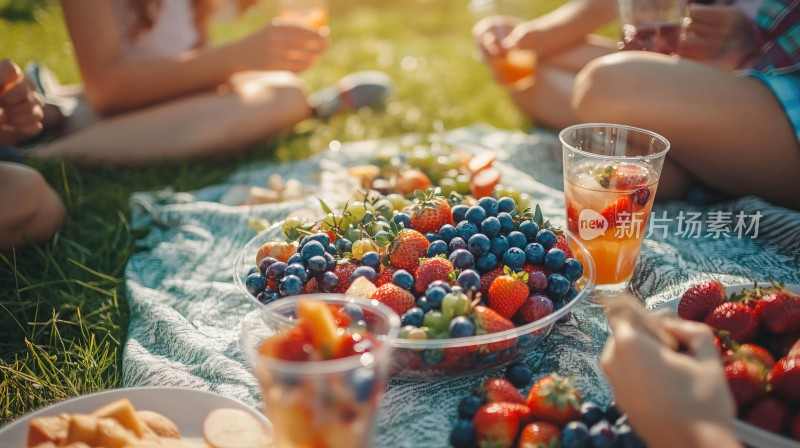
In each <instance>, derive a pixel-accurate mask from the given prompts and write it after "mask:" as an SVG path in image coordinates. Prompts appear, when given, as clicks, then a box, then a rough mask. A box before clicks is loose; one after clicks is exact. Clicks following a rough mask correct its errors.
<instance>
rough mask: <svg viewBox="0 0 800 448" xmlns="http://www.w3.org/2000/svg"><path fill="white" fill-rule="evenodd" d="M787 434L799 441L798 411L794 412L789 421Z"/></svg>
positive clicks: (799, 414)
mask: <svg viewBox="0 0 800 448" xmlns="http://www.w3.org/2000/svg"><path fill="white" fill-rule="evenodd" d="M789 434H790V435H791V436H792V438H793V439H794V440H798V441H800V411H798V412H795V414H794V417H792V419H791V420H790V421H789Z"/></svg>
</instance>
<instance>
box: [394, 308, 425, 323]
mask: <svg viewBox="0 0 800 448" xmlns="http://www.w3.org/2000/svg"><path fill="white" fill-rule="evenodd" d="M423 317H425V311H422V308H418V307H416V306H415V307H413V308H409V310H408V311H406V312H405V314H403V317H401V318H400V322H401V324H402V325H403V326H406V325H413V326H415V327H417V328H419V327H421V326H422V318H423Z"/></svg>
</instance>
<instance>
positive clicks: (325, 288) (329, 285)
mask: <svg viewBox="0 0 800 448" xmlns="http://www.w3.org/2000/svg"><path fill="white" fill-rule="evenodd" d="M317 284H318V285H319V289H320V291H322V292H334V291H335V290H336V288H337V287H338V286H339V277H337V276H336V274H334V273H333V272H331V271H327V272H323V273H322V275H321V276H319V280H317Z"/></svg>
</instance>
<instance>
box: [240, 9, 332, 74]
mask: <svg viewBox="0 0 800 448" xmlns="http://www.w3.org/2000/svg"><path fill="white" fill-rule="evenodd" d="M236 45H237V49H236V50H237V51H239V53H240V58H239V60H240V61H241V64H240V66H241V67H242V68H243V69H244V70H286V71H290V72H295V73H297V72H302V71H303V70H305V69H307V68H309V67H310V66H311V65H313V64H314V63H315V62H316V61H317V60H318V59H319V57H320V55H322V53H323V52H324V51H325V49H326V48H327V47H328V37H327V29H323V30H322V31H316V30H314V29H311V28H307V27H304V26H300V25H294V24H289V23H286V22H282V21H280V20H279V19H276V20H275V21H273V23H272V24H270V25H267V26H265V27H264V28H262V29H260V30H258V31H256V32H255V33H253V34H251V35H250V36H248V37H246V38H245V39H243V40H241V41H239V42H237V43H236Z"/></svg>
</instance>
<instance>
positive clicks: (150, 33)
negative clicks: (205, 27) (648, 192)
mask: <svg viewBox="0 0 800 448" xmlns="http://www.w3.org/2000/svg"><path fill="white" fill-rule="evenodd" d="M113 2H114V10H115V12H116V15H117V22H118V23H119V26H120V30H121V32H122V48H121V52H122V57H123V58H124V59H158V58H171V57H175V56H178V55H180V54H181V53H183V52H185V51H187V50H191V49H192V48H194V47H195V46H196V45H197V41H198V40H199V38H200V35H199V34H198V32H197V28H196V27H195V22H194V10H193V9H192V0H163V1H162V2H161V8H159V10H158V15H157V16H156V17H155V20H154V21H153V27H152V28H150V29H149V30H146V31H144V32H140V33H138V34H135V35H134V34H132V33H131V32H130V30H131V27H132V26H134V24H135V22H136V18H135V16H134V14H133V12H132V11H131V10H130V8H129V7H128V0H113Z"/></svg>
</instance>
